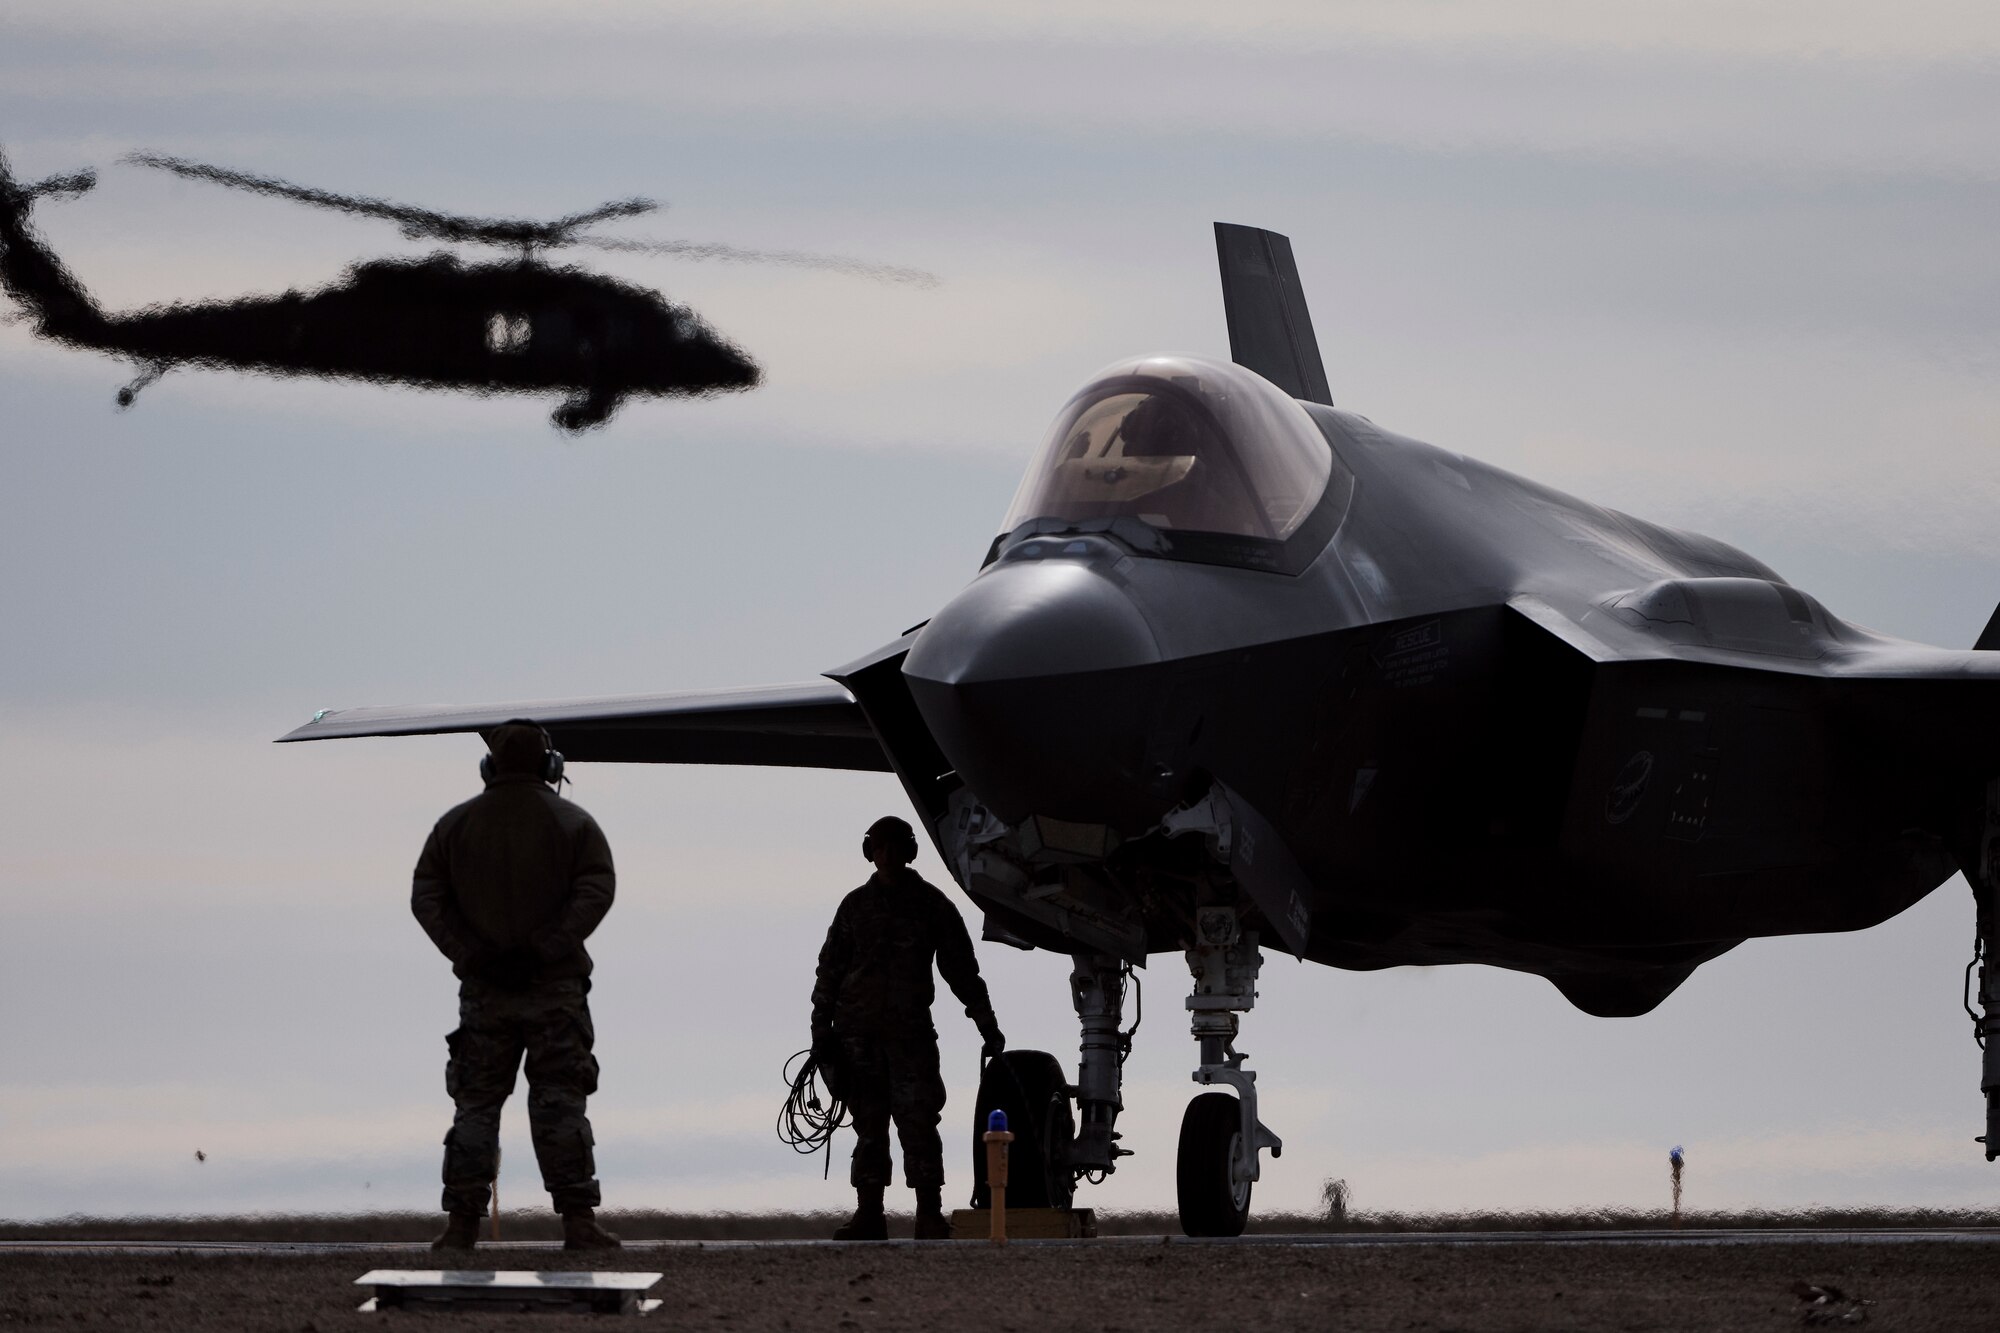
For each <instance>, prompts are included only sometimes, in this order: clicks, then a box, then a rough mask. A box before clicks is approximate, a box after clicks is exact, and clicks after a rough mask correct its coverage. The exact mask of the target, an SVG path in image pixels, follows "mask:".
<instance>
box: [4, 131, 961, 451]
mask: <svg viewBox="0 0 2000 1333" xmlns="http://www.w3.org/2000/svg"><path fill="white" fill-rule="evenodd" d="M126 161H128V162H133V163H136V164H138V165H141V166H149V167H156V168H160V169H162V170H166V171H171V172H173V173H175V174H176V175H180V176H184V177H187V178H189V179H194V180H205V181H210V182H213V183H215V184H219V185H227V186H231V187H234V188H237V189H244V190H250V191H253V192H255V193H259V194H267V195H275V196H277V197H280V198H285V199H292V200H296V201H298V202H300V203H306V204H313V205H317V206H320V207H324V208H331V209H337V210H339V211H342V212H348V213H357V214H361V215H364V216H368V217H376V218H381V219H384V220H386V221H390V222H394V223H396V224H397V225H398V226H399V227H400V228H401V230H402V232H403V234H404V235H405V236H408V237H411V238H413V239H436V240H442V241H446V242H451V243H471V244H483V245H497V246H507V247H513V248H516V249H517V250H518V252H519V253H518V254H517V255H516V256H515V257H514V258H513V259H511V260H504V261H492V262H483V263H465V262H462V261H461V260H460V259H459V258H458V257H457V256H456V255H453V254H452V253H450V252H449V251H439V252H437V253H435V254H431V255H427V256H423V257H421V258H413V259H377V260H369V261H366V262H363V263H358V264H354V265H352V266H350V267H349V268H348V269H347V270H346V271H345V272H344V273H343V274H342V275H341V278H340V280H338V281H336V282H334V283H332V284H330V285H328V286H326V287H322V288H320V289H318V290H317V291H312V292H305V293H301V292H298V291H286V292H284V293H282V294H279V295H268V296H263V295H260V296H246V297H242V298H239V299H236V300H230V301H206V302H183V303H175V304H170V305H164V306H157V307H151V308H148V309H143V310H138V311H132V312H126V313H110V312H106V311H104V310H102V309H100V308H99V306H98V305H97V303H96V301H94V300H93V299H92V298H91V296H90V294H89V292H88V291H87V290H85V288H84V286H83V284H82V283H80V282H78V281H77V279H76V278H75V276H74V275H72V274H71V273H70V272H69V270H68V269H67V268H65V267H64V265H63V263H62V261H61V260H60V259H58V258H57V257H56V255H55V254H54V253H53V252H52V251H51V250H50V249H49V248H48V247H47V246H46V245H45V244H44V243H43V242H42V241H41V239H40V238H39V237H38V236H36V234H35V233H34V231H33V229H32V228H31V227H30V225H29V223H28V212H29V210H30V208H31V207H32V205H33V204H34V202H35V201H36V200H37V199H41V198H63V197H74V196H77V195H80V194H82V193H84V192H85V191H87V190H90V189H91V188H92V187H94V186H95V185H96V183H97V175H96V173H95V172H94V171H80V172H75V173H72V174H70V175H65V176H54V177H50V178H48V179H47V180H43V181H40V182H38V183H35V184H29V185H23V184H19V183H17V182H16V181H15V180H14V178H13V176H12V174H11V173H10V171H9V170H8V166H7V161H6V158H5V156H4V154H0V288H4V289H5V290H6V291H7V292H8V293H9V294H10V295H11V296H12V297H13V298H14V299H15V300H16V301H18V302H19V303H20V304H21V305H22V306H24V307H26V309H27V310H28V311H29V313H30V314H31V315H32V316H33V318H34V322H35V327H36V332H38V333H39V334H40V335H41V336H43V337H46V338H51V339H54V340H56V341H59V342H64V343H68V344H70V345H72V346H76V347H84V348H90V349H92V350H95V351H102V352H109V353H112V354H114V355H119V356H127V357H131V358H133V359H134V360H136V361H137V362H138V363H139V366H140V374H139V376H138V377H137V378H136V379H134V380H133V381H132V382H131V383H129V384H127V385H125V386H124V387H123V388H121V389H120V390H119V391H118V394H117V402H118V405H119V406H120V407H121V408H125V407H130V406H131V405H132V404H133V402H134V401H135V400H136V399H137V397H138V394H139V392H140V390H142V389H143V388H145V387H146V386H147V385H148V384H151V383H152V382H153V381H155V380H157V379H158V378H160V376H161V375H163V374H165V373H166V372H167V371H168V370H170V369H173V368H175V367H177V366H182V365H195V366H205V367H209V368H215V369H235V370H248V371H253V372H260V373H265V374H278V375H317V376H329V377H338V378H346V379H361V380H369V381H373V382H378V383H397V384H406V385H413V386H416V387H420V388H430V389H459V390H467V391H470V392H474V393H481V394H485V393H546V392H549V391H556V392H559V393H562V394H563V395H564V397H563V400H562V401H561V402H560V403H559V404H558V405H557V406H556V408H555V410H554V411H553V412H552V413H551V414H550V418H549V419H550V421H551V422H553V423H554V424H555V425H556V426H557V427H558V428H559V429H562V430H565V431H571V432H576V431H583V430H587V429H590V428H591V427H594V426H600V425H602V424H604V422H605V421H607V420H608V419H609V418H610V417H611V414H612V413H613V412H615V411H616V410H617V409H618V407H619V405H620V404H621V403H622V402H623V401H624V400H625V399H626V398H628V397H631V396H633V395H668V394H672V395H684V396H693V395H708V394H715V393H724V392H731V391H737V390H743V389H750V388H754V387H755V386H756V385H757V383H758V380H759V371H758V368H757V365H756V363H755V362H753V361H751V359H750V358H749V356H748V355H746V354H745V353H744V352H743V351H742V350H741V349H740V348H738V347H736V346H735V345H734V344H732V343H731V342H729V341H728V340H727V339H725V338H724V337H722V336H721V335H720V334H718V333H716V332H715V330H713V329H712V328H710V327H709V326H708V325H707V323H705V322H704V321H703V320H702V319H701V318H700V317H699V316H698V315H696V314H695V313H694V311H692V310H690V309H689V308H687V307H686V306H684V305H678V304H675V303H674V302H671V301H669V300H667V299H666V298H665V297H664V296H662V295H661V294H660V293H659V292H656V291H653V290H650V289H648V288H644V287H639V286H636V285H634V284H631V283H626V282H621V281H619V280H618V279H616V278H612V277H609V276H607V275H605V274H602V273H594V272H590V271H588V270H585V269H582V268H577V267H572V266H557V265H552V264H549V263H547V262H544V261H543V260H542V259H540V258H539V257H538V254H537V252H538V251H542V250H549V249H555V248H558V247H564V246H574V245H592V246H595V247H597V248H600V249H609V250H624V251H638V252H643V253H656V254H668V255H674V256H677V257H681V258H692V259H720V260H737V261H749V262H758V263H774V264H786V265H791V266H795V267H810V268H819V269H827V270H832V271H835V272H844V273H850V274H855V275H857V276H862V277H870V278H876V279H880V280H884V281H892V282H906V283H915V284H918V285H934V284H935V283H936V281H937V280H936V278H935V277H933V276H932V275H930V274H928V273H924V272H922V271H921V270H917V269H908V268H899V267H895V266H891V265H883V264H871V263H869V262H867V261H864V260H857V259H850V258H846V257H844V256H839V255H825V254H815V253H811V252H805V251H791V250H749V249H742V248H738V247H734V246H728V245H720V244H714V243H707V242H694V241H671V240H669V241H649V240H627V239H620V238H604V237H592V236H584V235H581V234H580V233H581V232H582V231H583V230H584V229H585V228H587V227H590V226H592V225H594V224H596V223H599V222H605V221H609V220H611V219H614V218H625V217H633V216H636V215H638V214H641V213H648V212H651V211H653V210H654V209H656V208H657V207H658V205H657V204H656V203H654V202H653V201H652V200H649V199H638V198H634V199H622V200H616V201H613V202H611V203H607V204H603V205H600V206H599V207H597V208H594V209H589V210H587V211H585V212H581V213H572V214H570V215H568V216H567V217H561V218H557V219H555V220H554V221H549V222H537V221H533V220H528V219H512V218H474V217H460V216H455V215H452V214H447V213H439V212H435V211H432V210H430V209H423V208H413V207H410V206H408V205H404V204H397V203H391V202H389V201H387V200H382V199H373V198H368V197H365V196H359V195H345V194H336V193H333V192H330V191H326V190H316V189H312V188H309V187H306V186H301V185H294V184H292V183H291V182H289V181H284V180H280V179H278V178H276V177H272V176H259V175H253V174H251V173H248V172H240V171H232V170H229V169H227V168H223V167H214V166H208V165H205V164H202V163H198V162H189V161H185V160H183V159H180V158H173V157H162V156H157V155H152V154H133V155H131V156H129V157H128V158H127V159H126Z"/></svg>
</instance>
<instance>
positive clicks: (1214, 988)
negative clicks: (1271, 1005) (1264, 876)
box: [1175, 906, 1285, 1236]
mask: <svg viewBox="0 0 2000 1333" xmlns="http://www.w3.org/2000/svg"><path fill="white" fill-rule="evenodd" d="M1195 934H1196V939H1195V947H1194V948H1192V949H1189V950H1188V951H1187V962H1188V970H1189V971H1190V972H1192V973H1193V974H1194V993H1193V994H1192V995H1190V996H1188V999H1187V1007H1188V1010H1189V1011H1190V1013H1191V1014H1192V1018H1191V1019H1190V1020H1189V1024H1188V1026H1189V1030H1190V1031H1191V1032H1192V1033H1193V1035H1194V1038H1195V1040H1196V1041H1197V1042H1199V1043H1200V1046H1201V1064H1200V1065H1199V1066H1198V1067H1197V1068H1196V1069H1195V1071H1194V1081H1195V1082H1197V1083H1202V1084H1208V1085H1214V1084H1217V1083H1226V1084H1228V1085H1229V1086H1231V1087H1233V1088H1235V1089H1236V1096H1234V1097H1231V1096H1230V1095H1229V1094H1228V1093H1226V1092H1204V1093H1202V1094H1201V1095H1200V1096H1198V1097H1196V1098H1195V1099H1194V1100H1193V1101H1191V1102H1189V1103H1188V1108H1187V1112H1186V1114H1185V1115H1183V1116H1182V1117H1181V1140H1180V1154H1179V1158H1178V1161H1177V1163H1176V1171H1175V1176H1176V1182H1177V1184H1178V1193H1179V1197H1180V1214H1181V1230H1182V1231H1184V1232H1186V1233H1187V1234H1188V1235H1190V1236H1240V1235H1242V1234H1243V1227H1244V1224H1245V1223H1247V1222H1248V1221H1249V1219H1250V1191H1251V1186H1253V1185H1254V1184H1255V1183H1256V1182H1257V1179H1258V1177H1259V1175H1260V1174H1261V1169H1262V1168H1261V1160H1260V1159H1259V1157H1258V1156H1257V1154H1258V1153H1259V1152H1260V1151H1262V1150H1263V1149H1265V1148H1269V1149H1270V1150H1271V1156H1273V1157H1278V1156H1282V1155H1283V1153H1284V1150H1285V1145H1284V1141H1283V1140H1282V1139H1280V1138H1279V1137H1278V1136H1277V1135H1276V1134H1273V1133H1272V1132H1271V1131H1270V1130H1269V1129H1268V1128H1266V1127H1265V1125H1264V1123H1263V1122H1262V1121H1261V1120H1259V1119H1258V1118H1257V1075H1256V1074H1254V1073H1252V1072H1251V1071H1250V1070H1247V1069H1245V1068H1244V1067H1243V1062H1244V1061H1245V1060H1246V1059H1248V1058H1249V1056H1248V1053H1247V1052H1240V1051H1238V1050H1237V1049H1236V1033H1237V1027H1238V1023H1239V1020H1238V1018H1237V1015H1238V1014H1240V1013H1242V1012H1244V1011H1246V1010H1248V1009H1250V1008H1251V1007H1253V1006H1254V1005H1255V1004H1256V1002H1257V973H1258V971H1259V970H1260V969H1261V968H1262V967H1263V965H1264V955H1263V953H1262V951H1260V950H1259V949H1258V947H1257V935H1256V932H1254V931H1250V932H1244V931H1243V929H1242V923H1241V921H1240V920H1239V919H1238V917H1237V915H1236V910H1235V909H1234V908H1232V907H1226V906H1213V907H1201V908H1197V909H1196V912H1195Z"/></svg>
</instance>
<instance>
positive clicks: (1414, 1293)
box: [0, 1228, 2000, 1333]
mask: <svg viewBox="0 0 2000 1333" xmlns="http://www.w3.org/2000/svg"><path fill="white" fill-rule="evenodd" d="M1996 1247H2000V1230H1994V1229H1985V1228H1980V1229H1972V1228H1968V1229H1962V1230H1961V1229H1940V1230H1934V1231H1921V1232H1919V1231H1880V1232H1876V1231H1847V1232H1829V1231H1817V1232H1772V1231H1754V1232H1753V1231H1684V1232H1679V1233H1674V1232H1666V1233H1661V1232H1589V1233H1554V1234H1552V1233H1547V1232H1538V1233H1491V1232H1489V1233H1472V1234H1454V1235H1448V1236H1441V1235H1437V1234H1373V1235H1371V1234H1335V1235H1309V1236H1251V1237H1245V1238H1243V1239H1240V1240H1235V1241H1214V1240H1206V1241H1190V1240H1184V1239H1181V1238H1179V1237H1173V1238H1166V1237H1136V1236H1135V1237H1111V1238H1106V1239H1102V1240H1096V1241H1027V1242H1017V1243H1015V1244H1013V1245H1009V1246H1007V1247H1006V1248H1004V1249H999V1248H996V1247H993V1246H991V1245H988V1244H983V1243H977V1242H939V1241H933V1242H924V1243H918V1242H911V1241H900V1242H898V1241H891V1242H887V1243H876V1244H836V1243H833V1242H829V1241H782V1242H770V1241H666V1242H641V1243H638V1244H635V1245H633V1246H631V1247H630V1248H628V1249H626V1250H624V1251H622V1252H618V1253H614V1254H611V1255H608V1256H596V1255H591V1256H584V1255H569V1254H565V1253H564V1252H563V1251H561V1250H560V1249H557V1248H554V1247H551V1246H546V1245H536V1244H533V1243H527V1242H516V1243H508V1244H503V1245H499V1246H482V1247H481V1249H480V1251H478V1252H477V1254H490V1255H491V1258H487V1259H480V1258H478V1257H474V1258H472V1260H471V1262H472V1263H474V1264H480V1265H483V1266H488V1267H502V1268H535V1269H542V1270H563V1269H568V1270H579V1269H601V1270H627V1271H629V1270H646V1271H658V1272H661V1273H663V1274H664V1275H665V1276H664V1278H663V1279H662V1280H661V1282H660V1283H659V1284H658V1286H657V1287H656V1288H655V1290H654V1292H653V1294H654V1295H655V1296H658V1297H660V1298H662V1299H663V1300H664V1301H665V1305H664V1307H663V1308H662V1309H661V1311H660V1312H659V1313H658V1314H656V1315H654V1316H653V1318H654V1319H655V1320H664V1321H666V1324H667V1325H668V1326H671V1327H677V1328H702V1329H716V1330H743V1329H771V1330H783V1331H785V1333H791V1331H792V1330H808V1329H827V1330H832V1331H833V1333H862V1331H864V1330H867V1331H872V1330H899V1331H900V1330H912V1331H913V1333H914V1331H915V1330H932V1329H950V1330H961V1329H963V1330H981V1331H984V1330H997V1331H998V1333H1043V1331H1044V1330H1064V1331H1067V1330H1076V1331H1077V1333H1084V1331H1086V1330H1088V1331H1089V1333H1141V1331H1145V1333H1151V1331H1153V1330H1160V1331H1162V1333H1173V1331H1175V1330H1182V1329H1187V1330H1194V1329H1203V1330H1214V1329H1313V1330H1324V1329H1329V1328H1341V1329H1349V1328H1352V1329H1375V1328H1380V1329H1415V1330H1439V1331H1442V1330H1464V1331H1465V1333H1475V1331H1483V1330H1522V1329H1551V1330H1571V1329H1576V1330H1582V1329H1591V1330H1599V1329H1630V1330H1650V1329H1662V1330H1666V1329H1676V1330H1678V1329H1731V1330H1734V1329H1758V1328H1771V1329H1778V1328H1786V1329H1792V1328H1801V1327H1818V1326H1825V1327H1846V1326H1855V1325H1863V1324H1865V1325H1866V1326H1867V1327H1869V1328H1871V1329H1979V1328H2000V1248H1996ZM441 1257H442V1256H433V1255H432V1254H431V1252H430V1251H429V1250H428V1249H425V1248H423V1247H421V1246H414V1245H405V1246H382V1245H367V1244H339V1243H291V1244H274V1243H268V1242H265V1243H235V1242H215V1241H210V1242H189V1241H164V1242H160V1243H158V1244H157V1245H148V1244H147V1243H145V1242H139V1241H131V1240H121V1241H111V1242H99V1243H91V1242H84V1241H31V1242H6V1243H0V1328H5V1327H29V1328H53V1327H62V1328H71V1329H74V1328H86V1329H96V1328H107V1329H108V1328H124V1329H130V1328H154V1329H197V1330H217V1333H237V1331H238V1330H243V1331H245V1333H247V1331H248V1330H259V1331H260V1333H263V1331H268V1330H302V1331H305V1333H328V1331H329V1330H334V1329H344V1328H355V1329H358V1328H362V1327H371V1328H372V1327H379V1326H381V1325H382V1324H383V1323H384V1322H390V1323H393V1322H394V1321H396V1320H398V1319H407V1318H411V1316H403V1315H386V1314H385V1315H362V1314H360V1313H358V1312H357V1311H356V1309H355V1307H356V1306H357V1305H358V1304H359V1302H360V1300H361V1299H362V1297H363V1296H364V1295H365V1294H366V1293H364V1292H362V1291H361V1290H360V1289H359V1288H356V1287H355V1286H354V1285H353V1283H354V1279H355V1278H357V1277H359V1276H360V1275H361V1274H362V1273H364V1272H366V1271H367V1270H369V1269H371V1268H428V1267H433V1266H437V1260H438V1259H439V1258H441ZM458 1262H460V1263H464V1262H466V1261H465V1260H463V1259H460V1260H459V1261H458ZM496 1318H497V1319H498V1320H499V1324H498V1326H501V1327H535V1328H550V1329H557V1328H562V1327H568V1326H570V1325H572V1324H574V1325H576V1326H579V1327H581V1326H584V1325H586V1324H588V1325H590V1326H594V1327H601V1325H602V1317H597V1318H593V1317H589V1316H565V1315H536V1316H532V1317H530V1316H520V1317H516V1316H500V1317H496V1316H492V1315H438V1316H428V1317H426V1319H425V1321H424V1327H426V1328H429V1327H433V1326H436V1327H443V1328H451V1327H455V1326H458V1325H464V1326H466V1327H474V1326H477V1327H486V1328H490V1327H495V1326H496Z"/></svg>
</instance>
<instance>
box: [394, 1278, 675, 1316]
mask: <svg viewBox="0 0 2000 1333" xmlns="http://www.w3.org/2000/svg"><path fill="white" fill-rule="evenodd" d="M661 1276H662V1275H661V1274H659V1273H538V1272H534V1271H532V1270H528V1269H490V1268H443V1269H439V1268H418V1269H406V1268H377V1269H374V1270H373V1271H371V1272H367V1273H363V1274H362V1275H361V1276H360V1277H358V1278H356V1279H354V1285H355V1286H357V1287H373V1288H374V1289H375V1294H374V1296H372V1297H370V1298H369V1299H368V1300H366V1301H363V1302H362V1304H361V1310H362V1312H363V1313H365V1314H373V1313H375V1312H376V1311H378V1310H415V1311H443V1310H457V1311H466V1312H470V1311H484V1312H488V1313H501V1312H506V1313H515V1314H531V1313H538V1312H546V1313H549V1314H650V1313H651V1312H652V1311H654V1310H657V1309H659V1308H660V1302H659V1301H657V1300H646V1299H644V1296H645V1293H646V1292H647V1291H649V1290H651V1289H652V1287H653V1284H655V1283H656V1282H658V1281H659V1280H660V1278H661Z"/></svg>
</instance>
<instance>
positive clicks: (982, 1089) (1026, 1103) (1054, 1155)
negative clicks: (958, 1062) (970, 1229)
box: [972, 1051, 1076, 1208]
mask: <svg viewBox="0 0 2000 1333" xmlns="http://www.w3.org/2000/svg"><path fill="white" fill-rule="evenodd" d="M995 1110H1000V1111H1005V1112H1006V1113H1007V1128H1008V1129H1009V1130H1010V1131H1011V1132H1012V1133H1013V1135H1014V1142H1013V1143H1011V1144H1010V1145H1008V1150H1007V1206H1008V1207H1009V1208H1067V1207H1069V1206H1070V1201H1071V1200H1072V1199H1074V1198H1075V1197H1076V1174H1075V1173H1074V1172H1073V1171H1071V1170H1070V1166H1069V1145H1070V1142H1071V1140H1073V1139H1074V1138H1075V1137H1076V1117H1075V1115H1074V1114H1073V1113H1072V1112H1071V1110H1070V1104H1069V1080H1068V1078H1067V1077H1065V1076H1064V1073H1063V1067H1062V1062H1061V1061H1059V1060H1057V1059H1056V1058H1055V1057H1054V1056H1053V1055H1050V1054H1049V1053H1048V1052H1047V1051H1005V1052H1003V1053H1001V1054H1000V1055H997V1056H995V1057H994V1058H993V1059H991V1060H988V1061H987V1062H986V1070H985V1072H984V1073H982V1074H981V1075H980V1078H979V1099H978V1104H977V1106H976V1107H975V1108H974V1112H973V1122H972V1124H973V1128H972V1206H973V1207H974V1208H987V1207H991V1206H992V1191H991V1190H990V1189H989V1188H988V1186H987V1183H986V1138H985V1135H986V1117H987V1115H988V1114H989V1113H990V1112H992V1111H995Z"/></svg>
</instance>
